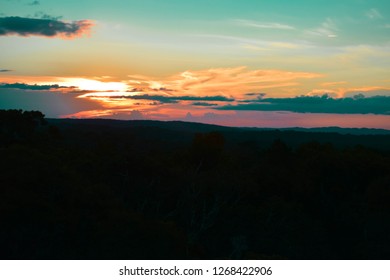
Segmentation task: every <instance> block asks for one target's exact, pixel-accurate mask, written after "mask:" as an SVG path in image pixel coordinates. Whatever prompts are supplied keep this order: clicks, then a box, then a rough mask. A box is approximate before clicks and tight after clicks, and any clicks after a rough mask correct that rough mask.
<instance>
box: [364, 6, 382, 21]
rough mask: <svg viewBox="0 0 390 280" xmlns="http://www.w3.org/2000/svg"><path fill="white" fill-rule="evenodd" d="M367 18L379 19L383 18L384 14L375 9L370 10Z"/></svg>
mask: <svg viewBox="0 0 390 280" xmlns="http://www.w3.org/2000/svg"><path fill="white" fill-rule="evenodd" d="M366 16H367V17H368V18H370V19H379V18H383V16H382V14H381V13H380V12H379V11H378V10H377V9H375V8H372V9H370V10H369V11H367V12H366Z"/></svg>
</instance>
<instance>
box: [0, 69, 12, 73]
mask: <svg viewBox="0 0 390 280" xmlns="http://www.w3.org/2000/svg"><path fill="white" fill-rule="evenodd" d="M11 71H12V70H9V69H0V73H4V72H11Z"/></svg>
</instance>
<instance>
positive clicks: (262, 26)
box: [235, 19, 295, 30]
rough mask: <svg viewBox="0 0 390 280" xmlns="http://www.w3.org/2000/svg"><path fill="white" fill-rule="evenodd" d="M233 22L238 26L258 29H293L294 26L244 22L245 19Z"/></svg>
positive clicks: (251, 21)
mask: <svg viewBox="0 0 390 280" xmlns="http://www.w3.org/2000/svg"><path fill="white" fill-rule="evenodd" d="M235 22H236V24H238V25H240V26H247V27H254V28H260V29H280V30H294V29H295V27H294V26H291V25H288V24H284V23H278V22H258V21H253V20H246V19H236V20H235Z"/></svg>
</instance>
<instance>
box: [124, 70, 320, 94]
mask: <svg viewBox="0 0 390 280" xmlns="http://www.w3.org/2000/svg"><path fill="white" fill-rule="evenodd" d="M318 77H322V75H321V74H318V73H310V72H292V71H282V70H248V69H247V68H246V67H234V68H212V69H206V70H197V71H191V70H188V71H184V72H182V73H179V74H176V75H173V76H170V77H166V78H165V79H155V78H152V77H139V76H131V77H130V80H129V81H128V85H129V87H130V88H133V89H136V91H140V92H145V93H153V92H155V91H156V89H157V90H160V91H161V92H163V93H164V94H168V95H170V94H173V93H175V95H188V96H191V95H194V96H210V95H216V94H217V95H223V96H235V97H237V96H240V95H243V94H245V93H247V92H253V91H258V90H261V89H265V88H267V89H269V88H278V87H285V86H288V85H291V84H296V83H298V81H299V80H300V79H314V78H318Z"/></svg>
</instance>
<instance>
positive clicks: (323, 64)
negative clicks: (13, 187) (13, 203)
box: [0, 0, 390, 129]
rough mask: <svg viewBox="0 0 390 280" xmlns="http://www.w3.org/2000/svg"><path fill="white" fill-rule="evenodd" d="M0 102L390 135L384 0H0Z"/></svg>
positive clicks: (388, 14)
mask: <svg viewBox="0 0 390 280" xmlns="http://www.w3.org/2000/svg"><path fill="white" fill-rule="evenodd" d="M0 109H24V110H40V111H42V112H43V113H45V114H46V116H47V117H56V118H57V117H75V118H90V117H94V118H95V117H99V118H116V119H153V120H186V121H194V122H205V123H214V124H221V125H228V126H258V127H320V126H341V127H372V128H386V129H390V1H388V0H370V1H368V0H367V1H364V0H343V1H332V0H328V1H322V0H319V1H308V0H297V1H262V0H242V1H237V0H207V1H206V0H198V1H190V0H189V1H183V0H182V1H178V0H164V1H160V0H142V1H140V0H128V1H123V0H110V1H101V0H78V1H73V0H68V1H50V0H38V1H34V0H0Z"/></svg>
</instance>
